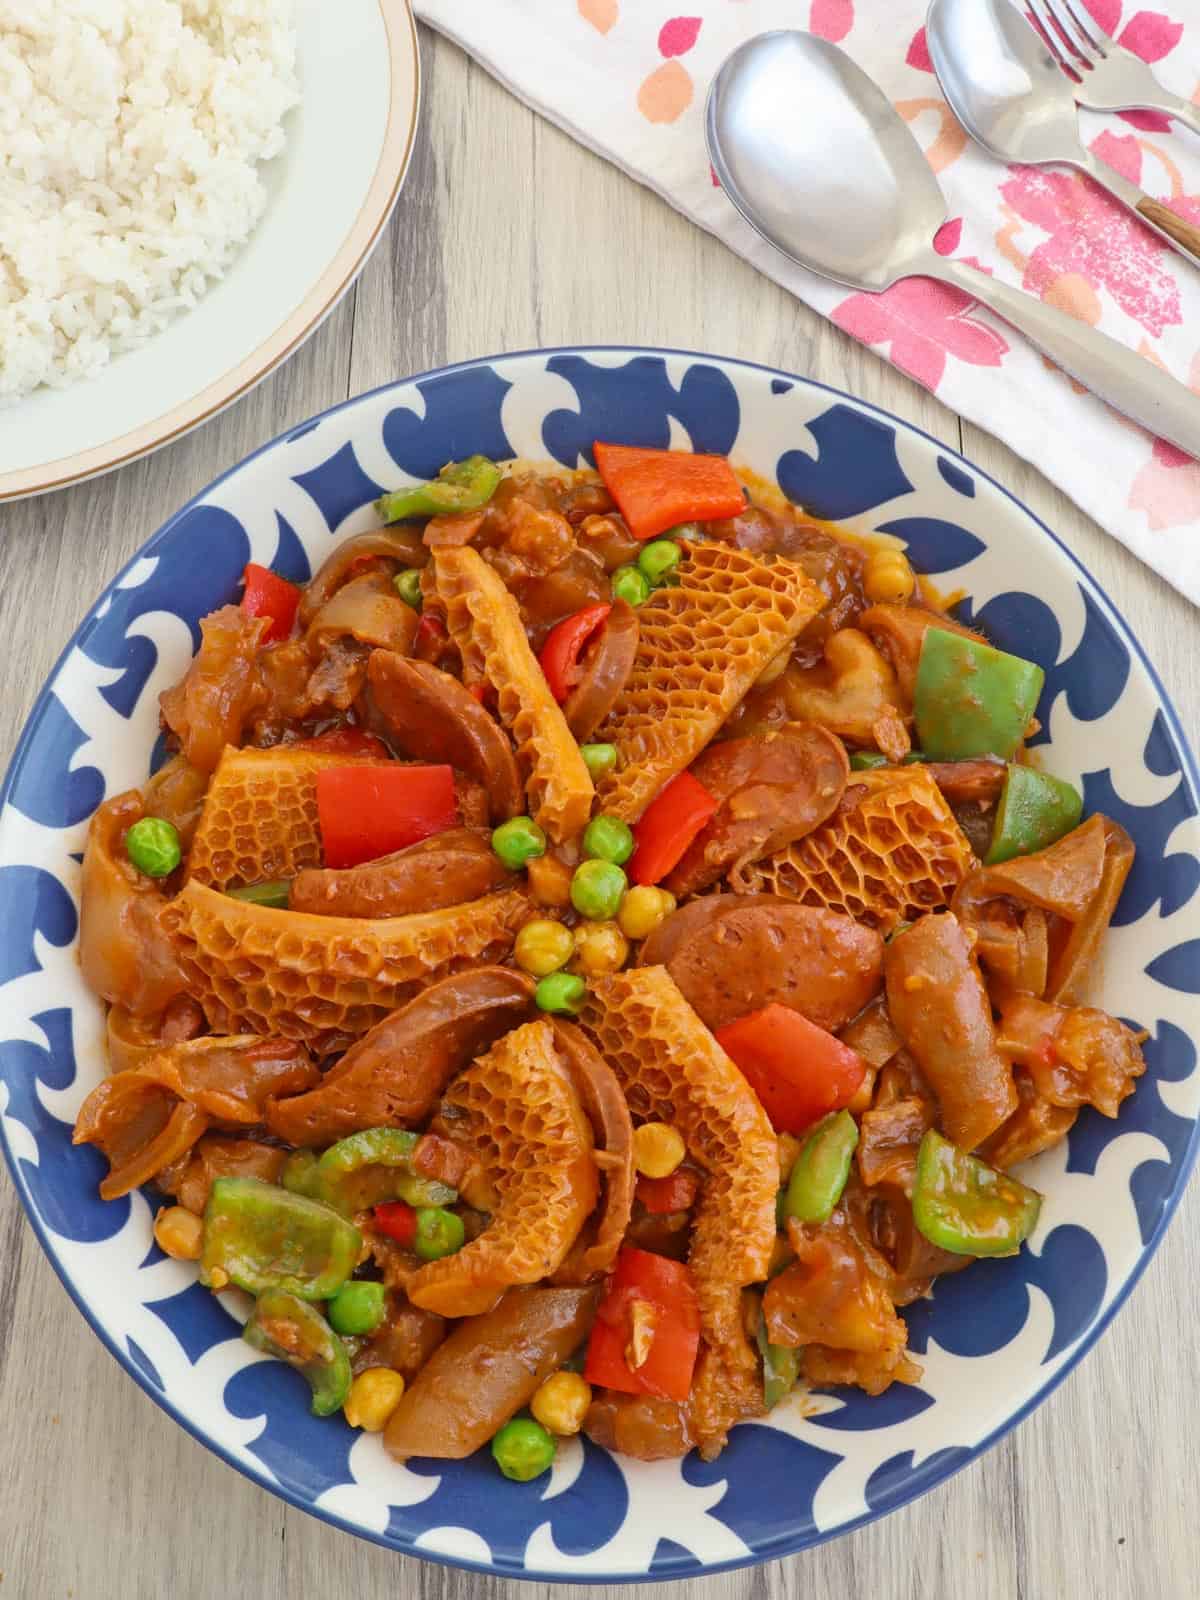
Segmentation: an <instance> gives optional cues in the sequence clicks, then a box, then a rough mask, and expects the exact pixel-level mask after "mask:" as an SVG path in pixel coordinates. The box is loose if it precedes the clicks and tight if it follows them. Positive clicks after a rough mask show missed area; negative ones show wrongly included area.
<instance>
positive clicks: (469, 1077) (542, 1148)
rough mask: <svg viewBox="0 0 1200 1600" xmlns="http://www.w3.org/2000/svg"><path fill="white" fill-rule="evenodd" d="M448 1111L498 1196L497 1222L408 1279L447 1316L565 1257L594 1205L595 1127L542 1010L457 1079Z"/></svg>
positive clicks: (533, 1277)
mask: <svg viewBox="0 0 1200 1600" xmlns="http://www.w3.org/2000/svg"><path fill="white" fill-rule="evenodd" d="M442 1117H443V1119H444V1120H445V1122H446V1124H447V1127H448V1128H451V1129H453V1133H454V1138H455V1140H456V1141H457V1142H460V1143H463V1144H465V1145H466V1146H467V1148H468V1149H469V1150H470V1152H471V1154H472V1156H473V1157H474V1158H475V1160H476V1161H477V1162H478V1163H479V1165H480V1166H481V1167H482V1168H483V1171H484V1173H485V1174H486V1176H487V1178H488V1180H489V1182H490V1184H491V1186H492V1188H493V1189H494V1192H495V1195H496V1203H495V1206H494V1209H493V1210H492V1216H491V1221H490V1222H489V1223H488V1225H487V1227H486V1228H484V1230H483V1232H482V1233H481V1234H479V1236H478V1237H477V1238H475V1239H473V1240H472V1241H471V1243H470V1244H468V1245H466V1246H465V1247H464V1248H463V1249H462V1250H460V1251H458V1253H457V1254H456V1255H450V1256H443V1257H442V1259H441V1260H440V1261H431V1262H429V1263H428V1264H427V1265H426V1266H424V1267H421V1268H420V1269H419V1271H417V1272H416V1273H414V1274H413V1276H412V1277H411V1278H409V1279H408V1282H407V1284H406V1289H407V1293H408V1298H409V1299H410V1300H411V1301H412V1302H413V1304H414V1305H418V1306H421V1307H423V1308H424V1309H425V1310H426V1311H436V1312H439V1313H440V1314H441V1315H442V1316H444V1317H471V1316H478V1315H480V1314H482V1313H483V1312H485V1311H490V1310H491V1308H492V1307H493V1306H494V1305H495V1304H496V1302H497V1301H498V1300H499V1298H500V1296H501V1295H502V1294H503V1293H504V1291H505V1290H506V1289H509V1288H511V1287H513V1286H514V1285H516V1284H529V1283H537V1282H539V1281H540V1280H541V1279H542V1278H545V1277H548V1276H549V1275H550V1274H551V1273H552V1272H554V1271H555V1270H556V1269H557V1268H558V1266H559V1265H560V1264H561V1262H562V1261H563V1259H564V1257H565V1256H566V1254H567V1251H568V1250H569V1249H570V1248H571V1246H572V1245H573V1244H574V1242H575V1239H576V1237H577V1236H578V1233H579V1230H580V1229H581V1228H582V1226H583V1224H584V1222H585V1221H586V1219H587V1217H588V1215H589V1213H590V1212H591V1211H592V1209H593V1207H594V1206H595V1204H596V1199H597V1195H598V1192H599V1183H598V1179H597V1175H596V1163H595V1160H594V1157H593V1141H592V1126H591V1123H590V1122H589V1120H588V1118H587V1115H586V1113H585V1112H584V1109H583V1106H582V1104H581V1103H580V1100H579V1096H578V1094H577V1093H576V1092H575V1088H574V1085H573V1084H572V1081H571V1076H570V1072H569V1070H568V1067H567V1064H566V1062H565V1061H564V1060H563V1059H562V1058H561V1057H560V1055H559V1052H558V1049H557V1047H556V1045H555V1038H554V1029H553V1026H552V1024H551V1023H550V1022H549V1021H548V1020H547V1019H545V1018H542V1019H540V1020H539V1021H537V1022H527V1023H525V1024H524V1025H523V1026H522V1027H520V1028H516V1029H514V1031H513V1032H512V1033H509V1034H506V1035H505V1037H504V1038H503V1039H501V1040H500V1041H499V1043H497V1044H494V1045H493V1046H492V1048H491V1049H490V1050H489V1051H488V1052H487V1053H486V1055H482V1056H480V1057H479V1059H478V1060H477V1061H475V1062H474V1063H473V1064H472V1065H471V1066H469V1067H468V1068H467V1069H466V1070H465V1071H464V1072H460V1073H459V1074H458V1076H457V1077H456V1078H454V1079H452V1080H451V1083H450V1086H449V1088H448V1089H447V1091H446V1094H445V1096H444V1098H443V1100H442Z"/></svg>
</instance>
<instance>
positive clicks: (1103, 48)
mask: <svg viewBox="0 0 1200 1600" xmlns="http://www.w3.org/2000/svg"><path fill="white" fill-rule="evenodd" d="M1028 5H1029V9H1030V10H1031V11H1032V12H1033V15H1034V16H1035V17H1036V19H1037V21H1038V25H1039V26H1040V28H1041V30H1042V35H1043V37H1044V38H1045V41H1046V43H1047V44H1048V45H1049V46H1050V49H1051V50H1052V51H1053V53H1054V58H1055V60H1056V61H1057V62H1058V64H1059V66H1060V67H1061V68H1062V69H1063V71H1064V72H1065V73H1066V74H1067V77H1068V78H1069V79H1070V81H1071V83H1072V84H1073V85H1074V94H1075V103H1076V105H1080V106H1087V107H1088V108H1089V110H1091V111H1165V112H1166V114H1167V116H1169V117H1174V118H1175V120H1176V122H1182V123H1183V124H1184V126H1185V127H1188V128H1191V130H1192V132H1193V133H1200V106H1195V105H1193V104H1192V102H1191V101H1190V100H1185V99H1184V98H1183V96H1182V95H1178V94H1172V93H1171V91H1170V89H1164V88H1163V86H1162V84H1161V83H1159V81H1158V79H1157V78H1156V77H1155V76H1154V74H1153V72H1151V70H1150V68H1149V67H1148V66H1147V65H1146V63H1145V62H1144V61H1143V60H1142V59H1141V57H1140V56H1135V55H1134V54H1132V52H1131V51H1129V50H1126V48H1125V46H1124V45H1121V44H1118V43H1117V41H1116V40H1115V39H1113V38H1111V37H1110V36H1109V35H1108V34H1107V33H1105V31H1104V29H1103V28H1102V27H1101V26H1100V24H1099V23H1098V22H1097V21H1096V19H1095V18H1094V17H1093V16H1092V14H1091V12H1090V11H1089V10H1088V9H1087V7H1086V6H1085V5H1084V3H1083V0H1028Z"/></svg>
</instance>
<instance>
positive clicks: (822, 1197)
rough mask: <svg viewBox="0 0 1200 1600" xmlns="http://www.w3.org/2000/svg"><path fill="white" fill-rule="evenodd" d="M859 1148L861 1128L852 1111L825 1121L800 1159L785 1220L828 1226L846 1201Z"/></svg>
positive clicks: (836, 1113) (789, 1188) (837, 1113)
mask: <svg viewBox="0 0 1200 1600" xmlns="http://www.w3.org/2000/svg"><path fill="white" fill-rule="evenodd" d="M857 1148H858V1124H857V1123H856V1122H855V1120H854V1118H853V1117H852V1116H851V1115H850V1113H849V1112H848V1111H831V1112H830V1113H829V1115H828V1116H827V1117H822V1118H821V1120H820V1122H818V1123H817V1125H816V1126H815V1127H814V1128H813V1130H812V1132H811V1133H810V1134H809V1136H808V1138H807V1139H806V1140H805V1141H804V1146H803V1148H802V1149H801V1151H800V1154H799V1155H798V1156H797V1157H796V1164H795V1166H794V1167H793V1168H792V1175H791V1177H790V1178H789V1179H788V1186H787V1194H786V1195H785V1196H784V1201H783V1214H784V1216H785V1217H794V1218H795V1220H796V1221H797V1222H828V1221H829V1219H830V1217H831V1216H832V1215H833V1208H834V1206H836V1205H837V1203H838V1201H839V1200H840V1199H841V1198H842V1190H843V1189H844V1188H845V1187H846V1180H847V1178H849V1176H850V1162H851V1160H852V1158H853V1156H854V1152H855V1150H856V1149H857Z"/></svg>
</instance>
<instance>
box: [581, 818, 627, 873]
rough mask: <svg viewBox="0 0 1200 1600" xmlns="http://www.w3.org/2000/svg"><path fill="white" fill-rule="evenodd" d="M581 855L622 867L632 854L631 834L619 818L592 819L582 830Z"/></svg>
mask: <svg viewBox="0 0 1200 1600" xmlns="http://www.w3.org/2000/svg"><path fill="white" fill-rule="evenodd" d="M583 853H584V855H585V856H597V857H599V859H600V860H601V861H614V862H616V864H617V866H618V867H619V866H621V865H623V864H624V863H625V862H626V861H628V860H629V858H630V856H631V855H632V854H633V833H632V831H631V829H630V827H629V824H628V823H626V822H622V821H621V819H620V817H606V816H600V817H593V818H592V820H591V821H590V822H589V823H588V825H587V827H586V828H585V829H584V830H583Z"/></svg>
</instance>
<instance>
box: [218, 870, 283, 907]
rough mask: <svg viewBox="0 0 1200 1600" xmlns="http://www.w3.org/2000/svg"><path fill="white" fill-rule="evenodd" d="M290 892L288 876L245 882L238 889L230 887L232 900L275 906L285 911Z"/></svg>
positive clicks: (254, 904) (253, 904)
mask: <svg viewBox="0 0 1200 1600" xmlns="http://www.w3.org/2000/svg"><path fill="white" fill-rule="evenodd" d="M291 893H292V880H291V879H290V878H270V879H268V881H267V882H265V883H247V884H245V885H244V886H243V887H242V888H240V889H230V890H229V896H230V899H232V900H245V901H246V902H247V903H248V904H249V905H252V906H275V907H277V908H278V909H279V910H280V911H286V910H287V908H288V900H289V899H290V897H291Z"/></svg>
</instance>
